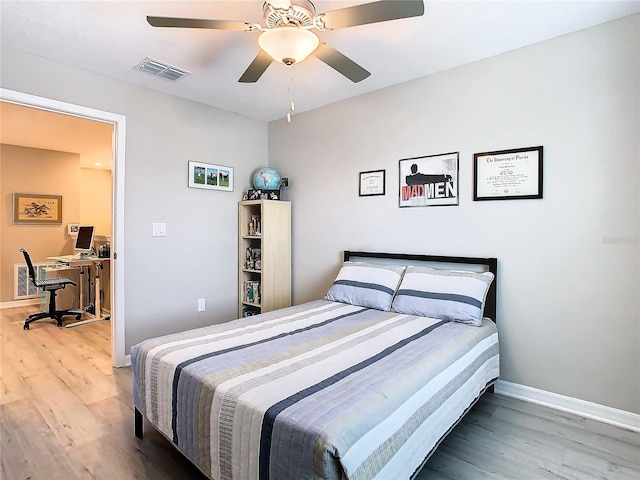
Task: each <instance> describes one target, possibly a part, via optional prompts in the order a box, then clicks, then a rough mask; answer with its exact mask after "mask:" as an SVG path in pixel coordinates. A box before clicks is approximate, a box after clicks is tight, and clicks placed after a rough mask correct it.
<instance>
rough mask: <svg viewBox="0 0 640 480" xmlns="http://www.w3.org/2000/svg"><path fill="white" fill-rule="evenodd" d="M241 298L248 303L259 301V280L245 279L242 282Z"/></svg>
mask: <svg viewBox="0 0 640 480" xmlns="http://www.w3.org/2000/svg"><path fill="white" fill-rule="evenodd" d="M243 290H244V291H243V295H242V297H243V300H244V301H245V302H248V303H260V282H259V281H258V280H246V281H245V282H244V289H243Z"/></svg>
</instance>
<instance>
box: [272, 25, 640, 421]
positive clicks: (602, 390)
mask: <svg viewBox="0 0 640 480" xmlns="http://www.w3.org/2000/svg"><path fill="white" fill-rule="evenodd" d="M639 19H640V17H639V16H638V15H636V16H633V17H627V18H624V19H622V20H619V21H615V22H612V23H609V24H605V25H602V26H599V27H596V28H592V29H589V30H584V31H581V32H577V33H575V34H571V35H567V36H564V37H561V38H558V39H554V40H550V41H547V42H544V43H541V44H538V45H534V46H531V47H528V48H524V49H520V50H516V51H513V52H509V53H506V54H503V55H500V56H497V57H494V58H490V59H487V60H484V61H480V62H477V63H474V64H471V65H467V66H464V67H460V68H456V69H452V70H449V71H445V72H442V73H439V74H436V75H432V76H429V77H426V78H422V79H419V80H416V81H412V82H409V83H406V84H403V85H400V86H395V87H391V88H388V89H385V90H381V91H378V92H374V93H372V94H368V95H365V96H362V97H358V98H355V99H351V100H347V101H343V102H340V103H337V104H333V105H330V106H327V107H324V108H321V109H318V110H315V111H312V112H308V113H305V114H300V115H296V116H295V117H294V118H293V121H292V123H291V124H287V123H286V122H282V121H280V122H273V123H271V124H270V125H269V157H270V160H269V164H270V166H272V167H275V168H277V169H279V170H280V173H281V174H282V175H284V176H288V177H289V179H290V187H289V189H288V191H287V197H288V198H289V199H291V200H292V201H293V231H294V234H293V235H294V238H293V240H294V242H293V251H294V261H293V265H294V272H293V278H294V301H295V302H296V303H300V302H304V301H307V300H310V299H314V298H318V297H320V296H322V295H323V294H324V293H325V292H326V290H327V288H328V287H329V285H330V283H331V281H332V279H333V277H334V275H335V273H336V272H337V269H338V267H339V263H340V259H341V256H340V254H341V251H342V250H344V249H363V250H373V251H391V252H408V253H431V254H455V255H465V256H495V257H498V259H499V274H500V281H499V287H498V303H499V309H498V325H499V329H500V335H501V353H502V365H501V368H502V378H503V379H504V380H507V381H510V382H515V383H519V384H523V385H528V386H531V387H534V388H539V389H543V390H547V391H551V392H555V393H559V394H562V395H567V396H571V397H577V398H580V399H583V400H586V401H591V402H595V403H599V404H602V405H607V406H610V407H614V408H618V409H622V410H626V411H629V412H634V413H640V385H639V381H640V357H639V351H640V327H639V323H640V309H639V292H640V273H639V266H640V265H639V261H638V259H639V257H640V253H639V243H640V242H639V240H638V239H639V216H640V215H639V212H640V208H639V207H640V198H639V183H640V170H639V154H640V147H639V142H638V135H639V132H640V125H639V113H640V101H639V85H640V76H639V44H640V42H639V40H640V39H639V33H638V32H639ZM425 61H428V59H426V60H425ZM537 145H543V146H544V198H543V199H542V200H512V201H488V202H473V201H472V175H473V171H472V162H473V154H474V153H476V152H483V151H491V150H502V149H508V148H518V147H531V146H537ZM452 151H454V152H455V151H458V152H460V184H459V187H460V205H459V206H454V207H431V208H403V209H400V208H398V160H399V159H402V158H407V157H414V156H421V155H431V154H438V153H445V152H452ZM374 169H386V172H387V194H386V195H385V196H383V197H358V172H360V171H366V170H374Z"/></svg>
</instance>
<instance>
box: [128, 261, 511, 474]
mask: <svg viewBox="0 0 640 480" xmlns="http://www.w3.org/2000/svg"><path fill="white" fill-rule="evenodd" d="M435 266H437V267H438V268H434V267H435ZM496 276H497V260H496V259H495V258H473V257H450V256H429V255H404V254H390V253H384V254H380V253H371V252H352V251H346V252H344V263H343V264H342V266H341V268H340V271H339V273H338V275H337V277H336V279H335V281H334V282H333V284H332V286H331V288H330V289H329V291H328V292H327V294H326V295H325V297H323V299H320V300H315V301H311V302H308V303H304V304H302V305H297V306H293V307H288V308H284V309H281V310H276V311H272V312H267V313H263V314H261V315H256V316H252V317H246V318H243V319H238V320H235V321H232V322H228V323H224V324H219V325H213V326H210V327H205V328H199V329H195V330H190V331H186V332H182V333H177V334H173V335H167V336H163V337H159V338H154V339H150V340H147V341H144V342H142V343H140V344H138V345H135V346H134V347H133V348H132V351H131V360H132V370H133V377H134V403H135V434H136V436H138V437H139V438H142V437H143V423H144V418H146V419H147V420H148V422H149V423H151V425H153V427H154V428H155V429H157V430H158V431H159V432H161V433H162V434H163V435H164V436H165V437H166V438H167V439H169V440H170V441H171V442H172V443H173V444H174V446H175V447H176V448H178V449H179V450H180V451H181V452H182V453H183V454H184V455H185V456H186V457H187V458H188V459H189V460H190V461H191V462H193V463H194V464H195V465H196V466H197V467H198V468H199V469H200V470H201V471H202V472H203V473H204V474H205V475H206V476H207V477H209V478H211V479H214V480H231V479H236V480H252V479H255V480H268V479H271V480H274V479H278V480H279V479H292V480H293V479H295V480H300V479H310V480H316V479H318V480H319V479H325V480H335V479H350V480H356V479H371V478H378V479H402V478H412V477H413V476H415V475H416V474H417V472H419V471H420V469H421V468H422V466H423V465H424V463H425V462H426V460H427V459H428V458H429V456H430V455H431V453H432V452H433V451H434V450H435V448H436V447H437V446H438V444H439V443H440V442H441V441H442V439H443V438H444V437H445V436H446V435H447V433H448V432H449V431H450V430H451V429H452V428H453V427H454V426H455V425H456V424H457V422H458V421H459V420H460V419H461V418H462V417H463V416H464V414H465V413H466V412H467V411H468V410H469V409H470V408H471V406H472V405H473V404H474V403H475V402H476V401H477V399H478V398H479V397H480V396H481V395H482V394H483V393H484V392H485V391H486V390H487V389H490V388H491V386H492V385H493V383H494V382H495V381H496V380H497V378H498V375H499V348H498V334H497V330H496V326H495V319H496V281H497V279H496Z"/></svg>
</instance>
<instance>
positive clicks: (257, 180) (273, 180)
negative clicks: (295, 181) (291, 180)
mask: <svg viewBox="0 0 640 480" xmlns="http://www.w3.org/2000/svg"><path fill="white" fill-rule="evenodd" d="M253 188H255V189H259V190H279V189H280V174H279V173H278V172H277V171H276V170H274V169H273V168H269V167H264V168H261V169H259V170H258V171H256V173H254V174H253Z"/></svg>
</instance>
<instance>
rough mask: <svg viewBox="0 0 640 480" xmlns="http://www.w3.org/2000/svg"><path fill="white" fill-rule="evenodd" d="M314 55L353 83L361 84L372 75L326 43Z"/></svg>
mask: <svg viewBox="0 0 640 480" xmlns="http://www.w3.org/2000/svg"><path fill="white" fill-rule="evenodd" d="M312 55H315V56H316V57H317V58H319V59H320V60H322V61H323V62H324V63H326V64H327V65H329V66H330V67H331V68H333V69H334V70H336V71H337V72H338V73H341V74H342V75H344V76H345V77H347V78H348V79H349V80H351V81H352V82H353V83H358V82H361V81H362V80H364V79H365V78H367V77H368V76H369V75H371V73H370V72H368V71H367V70H365V69H364V68H362V67H361V66H360V65H358V64H357V63H356V62H354V61H353V60H351V59H350V58H349V57H347V56H345V55H343V54H342V53H340V52H339V51H338V50H336V49H335V48H333V47H330V46H329V45H327V44H326V43H321V44H320V45H319V46H318V48H317V49H316V51H315V52H313V54H312Z"/></svg>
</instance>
